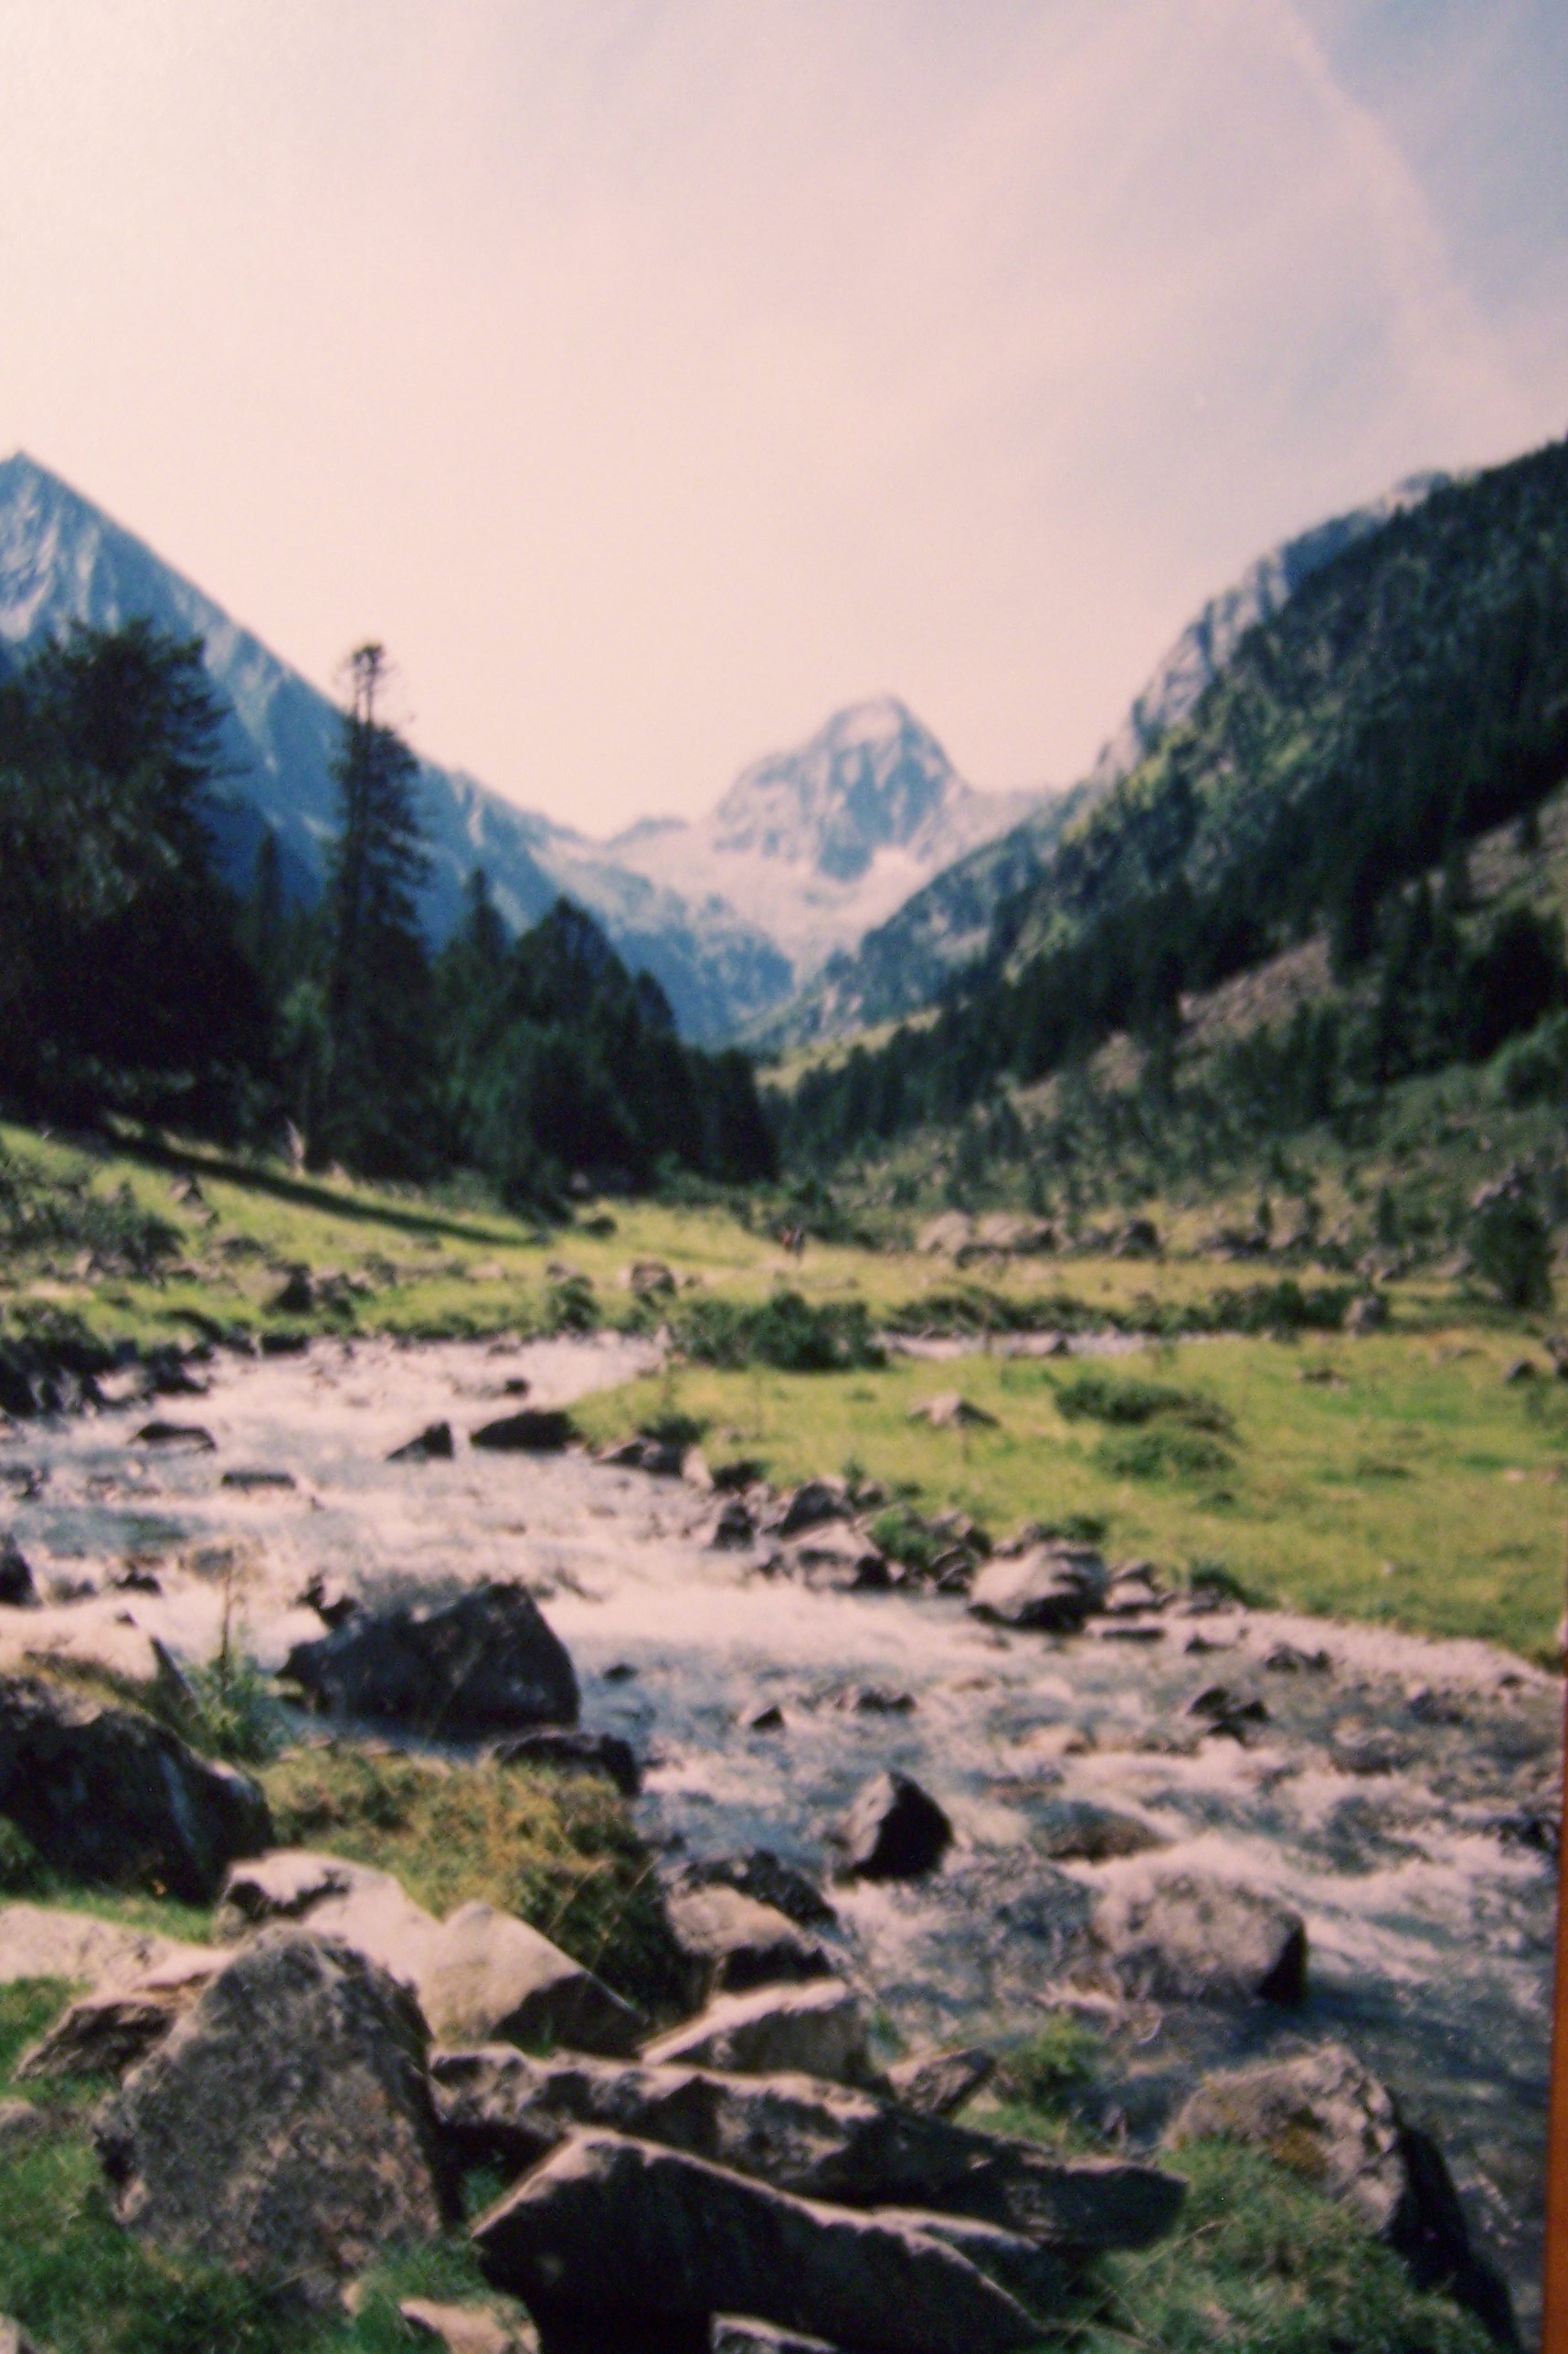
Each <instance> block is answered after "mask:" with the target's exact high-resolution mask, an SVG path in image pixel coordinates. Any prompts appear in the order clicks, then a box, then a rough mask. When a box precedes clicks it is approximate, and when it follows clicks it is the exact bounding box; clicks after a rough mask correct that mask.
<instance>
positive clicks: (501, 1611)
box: [284, 1585, 577, 1740]
mask: <svg viewBox="0 0 1568 2354" xmlns="http://www.w3.org/2000/svg"><path fill="white" fill-rule="evenodd" d="M284 1673H285V1674H286V1675H288V1676H290V1677H291V1678H292V1680H293V1681H295V1682H296V1683H299V1684H302V1686H303V1687H304V1689H305V1691H307V1692H308V1693H309V1694H310V1695H311V1698H312V1700H313V1702H314V1704H315V1705H316V1706H317V1707H318V1708H321V1709H323V1710H327V1711H329V1712H332V1713H333V1714H334V1715H344V1716H355V1717H373V1718H381V1719H384V1720H386V1721H387V1722H389V1723H397V1724H402V1725H407V1726H408V1727H409V1728H410V1729H411V1730H414V1731H417V1732H419V1733H423V1734H427V1735H433V1734H445V1735H448V1736H450V1737H451V1738H452V1739H455V1740H463V1739H472V1738H477V1737H480V1736H482V1735H483V1734H491V1733H509V1732H518V1731H522V1730H523V1729H524V1727H526V1726H529V1725H535V1724H574V1723H576V1722H577V1677H576V1675H575V1673H574V1672H573V1669H572V1663H571V1660H570V1659H569V1658H568V1657H567V1651H566V1649H565V1646H564V1645H563V1644H562V1643H561V1642H560V1641H559V1640H558V1639H557V1638H556V1636H555V1635H553V1634H552V1633H551V1631H550V1629H549V1628H548V1627H547V1626H546V1623H545V1620H544V1619H543V1618H542V1617H541V1616H540V1614H539V1610H538V1606H537V1605H536V1604H535V1602H534V1600H533V1598H532V1596H530V1595H528V1594H525V1593H524V1590H523V1588H522V1587H521V1586H520V1585H478V1586H475V1587H474V1588H473V1589H472V1591H471V1592H470V1593H468V1594H464V1595H461V1596H460V1597H459V1598H458V1600H457V1601H455V1602H451V1603H449V1604H447V1605H446V1606H444V1607H443V1608H440V1609H434V1610H423V1611H421V1610H413V1609H408V1608H406V1607H400V1608H397V1609H393V1610H378V1611H376V1612H374V1613H373V1612H370V1611H361V1612H359V1613H358V1614H357V1615H356V1616H355V1618H354V1619H353V1620H352V1621H351V1622H350V1623H349V1624H348V1625H346V1626H344V1627H340V1628H337V1629H336V1630H335V1632H334V1633H333V1634H331V1635H326V1636H323V1637H322V1638H320V1639H319V1640H318V1641H316V1642H313V1643H296V1645H295V1646H294V1649H292V1650H291V1652H290V1654H289V1658H288V1661H287V1664H286V1666H285V1669H284Z"/></svg>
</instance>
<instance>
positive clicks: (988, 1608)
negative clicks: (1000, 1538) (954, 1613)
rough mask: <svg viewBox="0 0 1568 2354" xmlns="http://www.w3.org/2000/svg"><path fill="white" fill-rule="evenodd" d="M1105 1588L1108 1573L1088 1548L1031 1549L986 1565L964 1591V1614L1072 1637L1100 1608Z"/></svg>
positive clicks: (1044, 1546)
mask: <svg viewBox="0 0 1568 2354" xmlns="http://www.w3.org/2000/svg"><path fill="white" fill-rule="evenodd" d="M1109 1585H1110V1573H1109V1571H1108V1570H1107V1567H1106V1565H1105V1563H1104V1561H1103V1560H1102V1558H1101V1556H1100V1555H1099V1554H1098V1553H1096V1552H1094V1551H1093V1549H1092V1548H1091V1547H1090V1546H1087V1545H1070V1544H1039V1545H1032V1546H1030V1548H1029V1550H1028V1551H1027V1552H1026V1553H1013V1554H1011V1555H1002V1556H1000V1557H999V1558H997V1559H995V1560H992V1561H989V1562H988V1563H987V1564H986V1565H985V1567H984V1568H983V1569H982V1570H981V1571H980V1575H979V1576H978V1577H977V1578H976V1579H975V1582H974V1584H973V1585H972V1586H971V1587H970V1589H969V1612H970V1615H971V1617H976V1618H986V1619H990V1620H991V1621H992V1622H993V1623H995V1624H996V1625H999V1626H1002V1627H1020V1628H1039V1629H1040V1630H1041V1631H1042V1632H1043V1633H1045V1634H1053V1635H1073V1634H1076V1632H1077V1631H1078V1629H1079V1628H1080V1627H1081V1626H1082V1625H1083V1623H1084V1621H1085V1619H1086V1618H1087V1617H1089V1616H1090V1615H1091V1613H1093V1612H1094V1611H1096V1610H1097V1609H1099V1608H1100V1606H1101V1605H1102V1604H1103V1603H1104V1601H1105V1598H1106V1594H1107V1589H1108V1587H1109Z"/></svg>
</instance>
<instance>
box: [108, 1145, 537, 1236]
mask: <svg viewBox="0 0 1568 2354" xmlns="http://www.w3.org/2000/svg"><path fill="white" fill-rule="evenodd" d="M114 1150H116V1151H118V1152H121V1153H123V1154H124V1156H125V1158H126V1159H127V1160H131V1161H143V1163H145V1165H146V1166H147V1167H148V1168H152V1169H166V1170H170V1171H177V1172H179V1173H180V1174H181V1175H182V1176H186V1177H196V1178H217V1179H218V1180H220V1181H221V1182H223V1183H224V1184H226V1185H238V1186H241V1187H243V1188H244V1189H246V1190H247V1191H248V1192H249V1193H270V1194H271V1196H272V1198H273V1199H274V1201H279V1202H289V1203H291V1204H293V1206H294V1207H295V1208H296V1209H301V1210H321V1211H323V1212H324V1213H325V1214H327V1215H328V1216H329V1217H334V1218H348V1219H354V1220H357V1221H358V1222H359V1223H360V1224H362V1225H371V1226H396V1227H397V1229H398V1230H399V1232H401V1233H403V1234H406V1235H444V1236H446V1237H447V1238H448V1239H450V1240H453V1241H457V1242H466V1243H486V1244H488V1245H490V1246H491V1247H492V1248H493V1249H501V1250H516V1249H517V1248H519V1247H520V1246H525V1242H524V1236H523V1235H519V1234H516V1233H512V1234H503V1233H501V1232H499V1231H498V1230H497V1229H496V1228H495V1227H494V1226H488V1225H476V1224H474V1223H473V1222H472V1221H471V1220H469V1219H463V1218H460V1217H458V1216H456V1215H455V1214H449V1213H444V1212H442V1211H440V1210H412V1209H408V1210H405V1209H399V1208H398V1207H397V1204H396V1203H393V1202H387V1201H376V1202H361V1201H356V1200H355V1199H354V1197H353V1196H352V1195H351V1194H344V1193H334V1192H333V1191H332V1189H331V1188H330V1187H329V1186H326V1185H320V1184H315V1183H313V1182H312V1181H311V1179H310V1178H308V1177H287V1176H285V1175H284V1174H283V1172H281V1170H277V1169H265V1168H259V1167H258V1166H257V1165H256V1163H255V1162H254V1161H232V1160H229V1159H228V1158H227V1157H226V1156H225V1155H224V1154H222V1153H218V1152H189V1151H185V1150H182V1148H181V1147H180V1146H179V1145H177V1144H158V1143H154V1142H153V1141H152V1140H150V1139H149V1138H146V1137H140V1136H139V1137H135V1138H129V1137H127V1138H124V1139H117V1140H116V1142H115V1146H114ZM541 1239H543V1238H542V1237H541Z"/></svg>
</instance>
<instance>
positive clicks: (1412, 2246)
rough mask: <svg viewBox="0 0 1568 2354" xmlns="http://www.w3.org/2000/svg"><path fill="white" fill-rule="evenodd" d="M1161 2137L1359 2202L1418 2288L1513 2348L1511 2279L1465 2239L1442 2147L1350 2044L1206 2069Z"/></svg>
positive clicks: (1373, 2228) (1364, 2215)
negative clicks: (1257, 2153) (1248, 2152)
mask: <svg viewBox="0 0 1568 2354" xmlns="http://www.w3.org/2000/svg"><path fill="white" fill-rule="evenodd" d="M1165 2138H1166V2142H1167V2145H1168V2146H1169V2147H1171V2148H1172V2149H1175V2150H1181V2149H1183V2148H1185V2147H1187V2145H1188V2144H1189V2143H1191V2142H1194V2141H1205V2140H1219V2141H1232V2142H1241V2143H1244V2144H1245V2146H1246V2147H1248V2148H1252V2149H1261V2150H1266V2152H1267V2154H1268V2155H1269V2157H1271V2158H1275V2159H1277V2161H1278V2162H1279V2163H1280V2164H1282V2165H1284V2166H1287V2167H1289V2168H1290V2169H1291V2170H1292V2172H1293V2173H1297V2174H1304V2175H1305V2176H1306V2177H1307V2178H1308V2180H1309V2181H1311V2182H1313V2183H1315V2184H1316V2185H1317V2186H1318V2188H1319V2190H1325V2191H1327V2192H1328V2193H1329V2194H1330V2197H1332V2198H1335V2199H1340V2200H1343V2201H1344V2202H1345V2204H1346V2205H1347V2206H1349V2207H1351V2208H1352V2209H1353V2210H1354V2211H1355V2212H1356V2213H1357V2214H1358V2215H1359V2216H1360V2218H1361V2221H1362V2222H1363V2223H1364V2224H1365V2225H1366V2227H1367V2229H1368V2231H1369V2232H1374V2233H1375V2234H1376V2236H1377V2237H1378V2238H1379V2239H1380V2240H1383V2242H1385V2243H1386V2244H1387V2245H1388V2246H1389V2247H1391V2248H1393V2250H1394V2252H1395V2253H1396V2254H1398V2255H1401V2256H1403V2257H1404V2260H1405V2263H1406V2264H1408V2266H1409V2268H1410V2271H1411V2273H1412V2274H1413V2276H1414V2280H1415V2283H1416V2285H1417V2286H1418V2287H1420V2288H1443V2289H1446V2290H1447V2291H1448V2293H1449V2294H1450V2295H1451V2296H1454V2297H1455V2298H1457V2301H1458V2302H1459V2303H1460V2304H1462V2305H1466V2306H1468V2307H1469V2308H1470V2310H1471V2311H1472V2312H1473V2313H1475V2314H1477V2315H1478V2317H1479V2318H1480V2319H1481V2320H1482V2321H1483V2322H1485V2324H1486V2326H1487V2327H1488V2328H1489V2330H1490V2331H1491V2333H1492V2335H1493V2336H1494V2337H1495V2338H1498V2339H1499V2342H1500V2343H1501V2344H1503V2345H1505V2346H1508V2345H1517V2343H1518V2336H1517V2331H1516V2329H1515V2325H1514V2319H1513V2312H1512V2306H1511V2303H1510V2297H1509V2293H1508V2289H1507V2286H1506V2285H1505V2284H1504V2282H1503V2281H1502V2279H1501V2277H1500V2276H1499V2274H1498V2273H1496V2272H1495V2271H1494V2270H1493V2268H1492V2266H1491V2265H1490V2264H1488V2263H1487V2262H1486V2261H1485V2259H1484V2258H1482V2257H1480V2256H1478V2254H1477V2253H1476V2251H1475V2250H1474V2249H1473V2248H1472V2246H1471V2244H1470V2238H1469V2233H1468V2232H1467V2228H1466V2224H1465V2218H1464V2212H1463V2210H1462V2209H1461V2207H1460V2205H1459V2200H1458V2195H1457V2192H1456V2190H1455V2189H1454V2183H1453V2179H1452V2177H1451V2176H1450V2174H1449V2172H1448V2168H1447V2165H1446V2160H1445V2159H1444V2157H1443V2153H1442V2151H1441V2150H1440V2149H1439V2148H1438V2147H1437V2145H1436V2142H1435V2141H1433V2140H1432V2138H1431V2137H1430V2136H1429V2135H1427V2134H1424V2133H1422V2132H1420V2131H1419V2130H1418V2129H1417V2128H1416V2127H1414V2126H1409V2125H1407V2124H1406V2123H1405V2120H1404V2117H1403V2116H1402V2115H1401V2114H1400V2111H1399V2106H1398V2104H1397V2103H1396V2101H1395V2100H1394V2098H1393V2094H1392V2093H1390V2091H1389V2089H1388V2087H1387V2085H1386V2084H1383V2082H1382V2081H1381V2079H1379V2078H1378V2077H1376V2076H1374V2075H1373V2074H1372V2070H1371V2069H1370V2068H1368V2067H1366V2066H1365V2065H1364V2064H1363V2063H1362V2062H1361V2061H1360V2060H1359V2059H1358V2058H1357V2057H1356V2054H1355V2053H1354V2052H1351V2050H1350V2049H1349V2048H1348V2047H1347V2046H1346V2045H1345V2044H1343V2043H1320V2044H1318V2045H1316V2046H1314V2047H1313V2048H1312V2049H1311V2050H1310V2051H1305V2052H1290V2053H1287V2054H1286V2055H1284V2056H1282V2057H1280V2058H1277V2059H1272V2060H1262V2061H1258V2062H1255V2063H1254V2064H1253V2065H1252V2066H1250V2067H1246V2068H1234V2069H1226V2070H1224V2071H1223V2072H1219V2073H1215V2074H1213V2075H1212V2076H1206V2077H1204V2079H1203V2081H1202V2084H1200V2085H1199V2086H1198V2088H1197V2090H1196V2091H1195V2092H1194V2093H1192V2094H1191V2095H1190V2096H1189V2097H1188V2099H1187V2101H1186V2103H1185V2104H1184V2105H1183V2106H1182V2107H1181V2110H1180V2111H1179V2112H1178V2114H1177V2115H1176V2116H1175V2117H1174V2118H1173V2119H1172V2120H1171V2125H1170V2126H1169V2127H1168V2128H1167V2131H1166V2136H1165Z"/></svg>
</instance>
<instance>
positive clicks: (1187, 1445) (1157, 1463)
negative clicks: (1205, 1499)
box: [1095, 1426, 1231, 1479]
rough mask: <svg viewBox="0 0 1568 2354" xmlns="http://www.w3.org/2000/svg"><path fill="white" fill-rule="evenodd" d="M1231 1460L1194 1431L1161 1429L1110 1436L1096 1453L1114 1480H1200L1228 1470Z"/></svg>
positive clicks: (1098, 1460)
mask: <svg viewBox="0 0 1568 2354" xmlns="http://www.w3.org/2000/svg"><path fill="white" fill-rule="evenodd" d="M1230 1459H1231V1458H1230V1457H1229V1456H1228V1455H1227V1454H1226V1453H1225V1450H1224V1447H1216V1446H1215V1445H1214V1442H1213V1439H1212V1438H1202V1437H1199V1436H1198V1434H1197V1433H1196V1432H1195V1431H1191V1430H1169V1429H1162V1428H1160V1427H1158V1426H1157V1427H1156V1428H1154V1429H1152V1430H1133V1431H1127V1432H1125V1433H1118V1434H1116V1435H1115V1436H1112V1435H1111V1434H1109V1433H1107V1436H1106V1437H1104V1438H1102V1439H1101V1441H1100V1443H1099V1445H1098V1447H1097V1448H1096V1449H1095V1460H1096V1462H1097V1464H1098V1466H1099V1468H1100V1469H1101V1470H1102V1471H1107V1472H1108V1473H1109V1474H1110V1476H1111V1477H1112V1479H1167V1478H1174V1479H1202V1478H1203V1477H1204V1475H1205V1474H1206V1473H1208V1472H1210V1471H1223V1470H1224V1469H1227V1468H1228V1466H1229V1463H1230Z"/></svg>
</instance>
